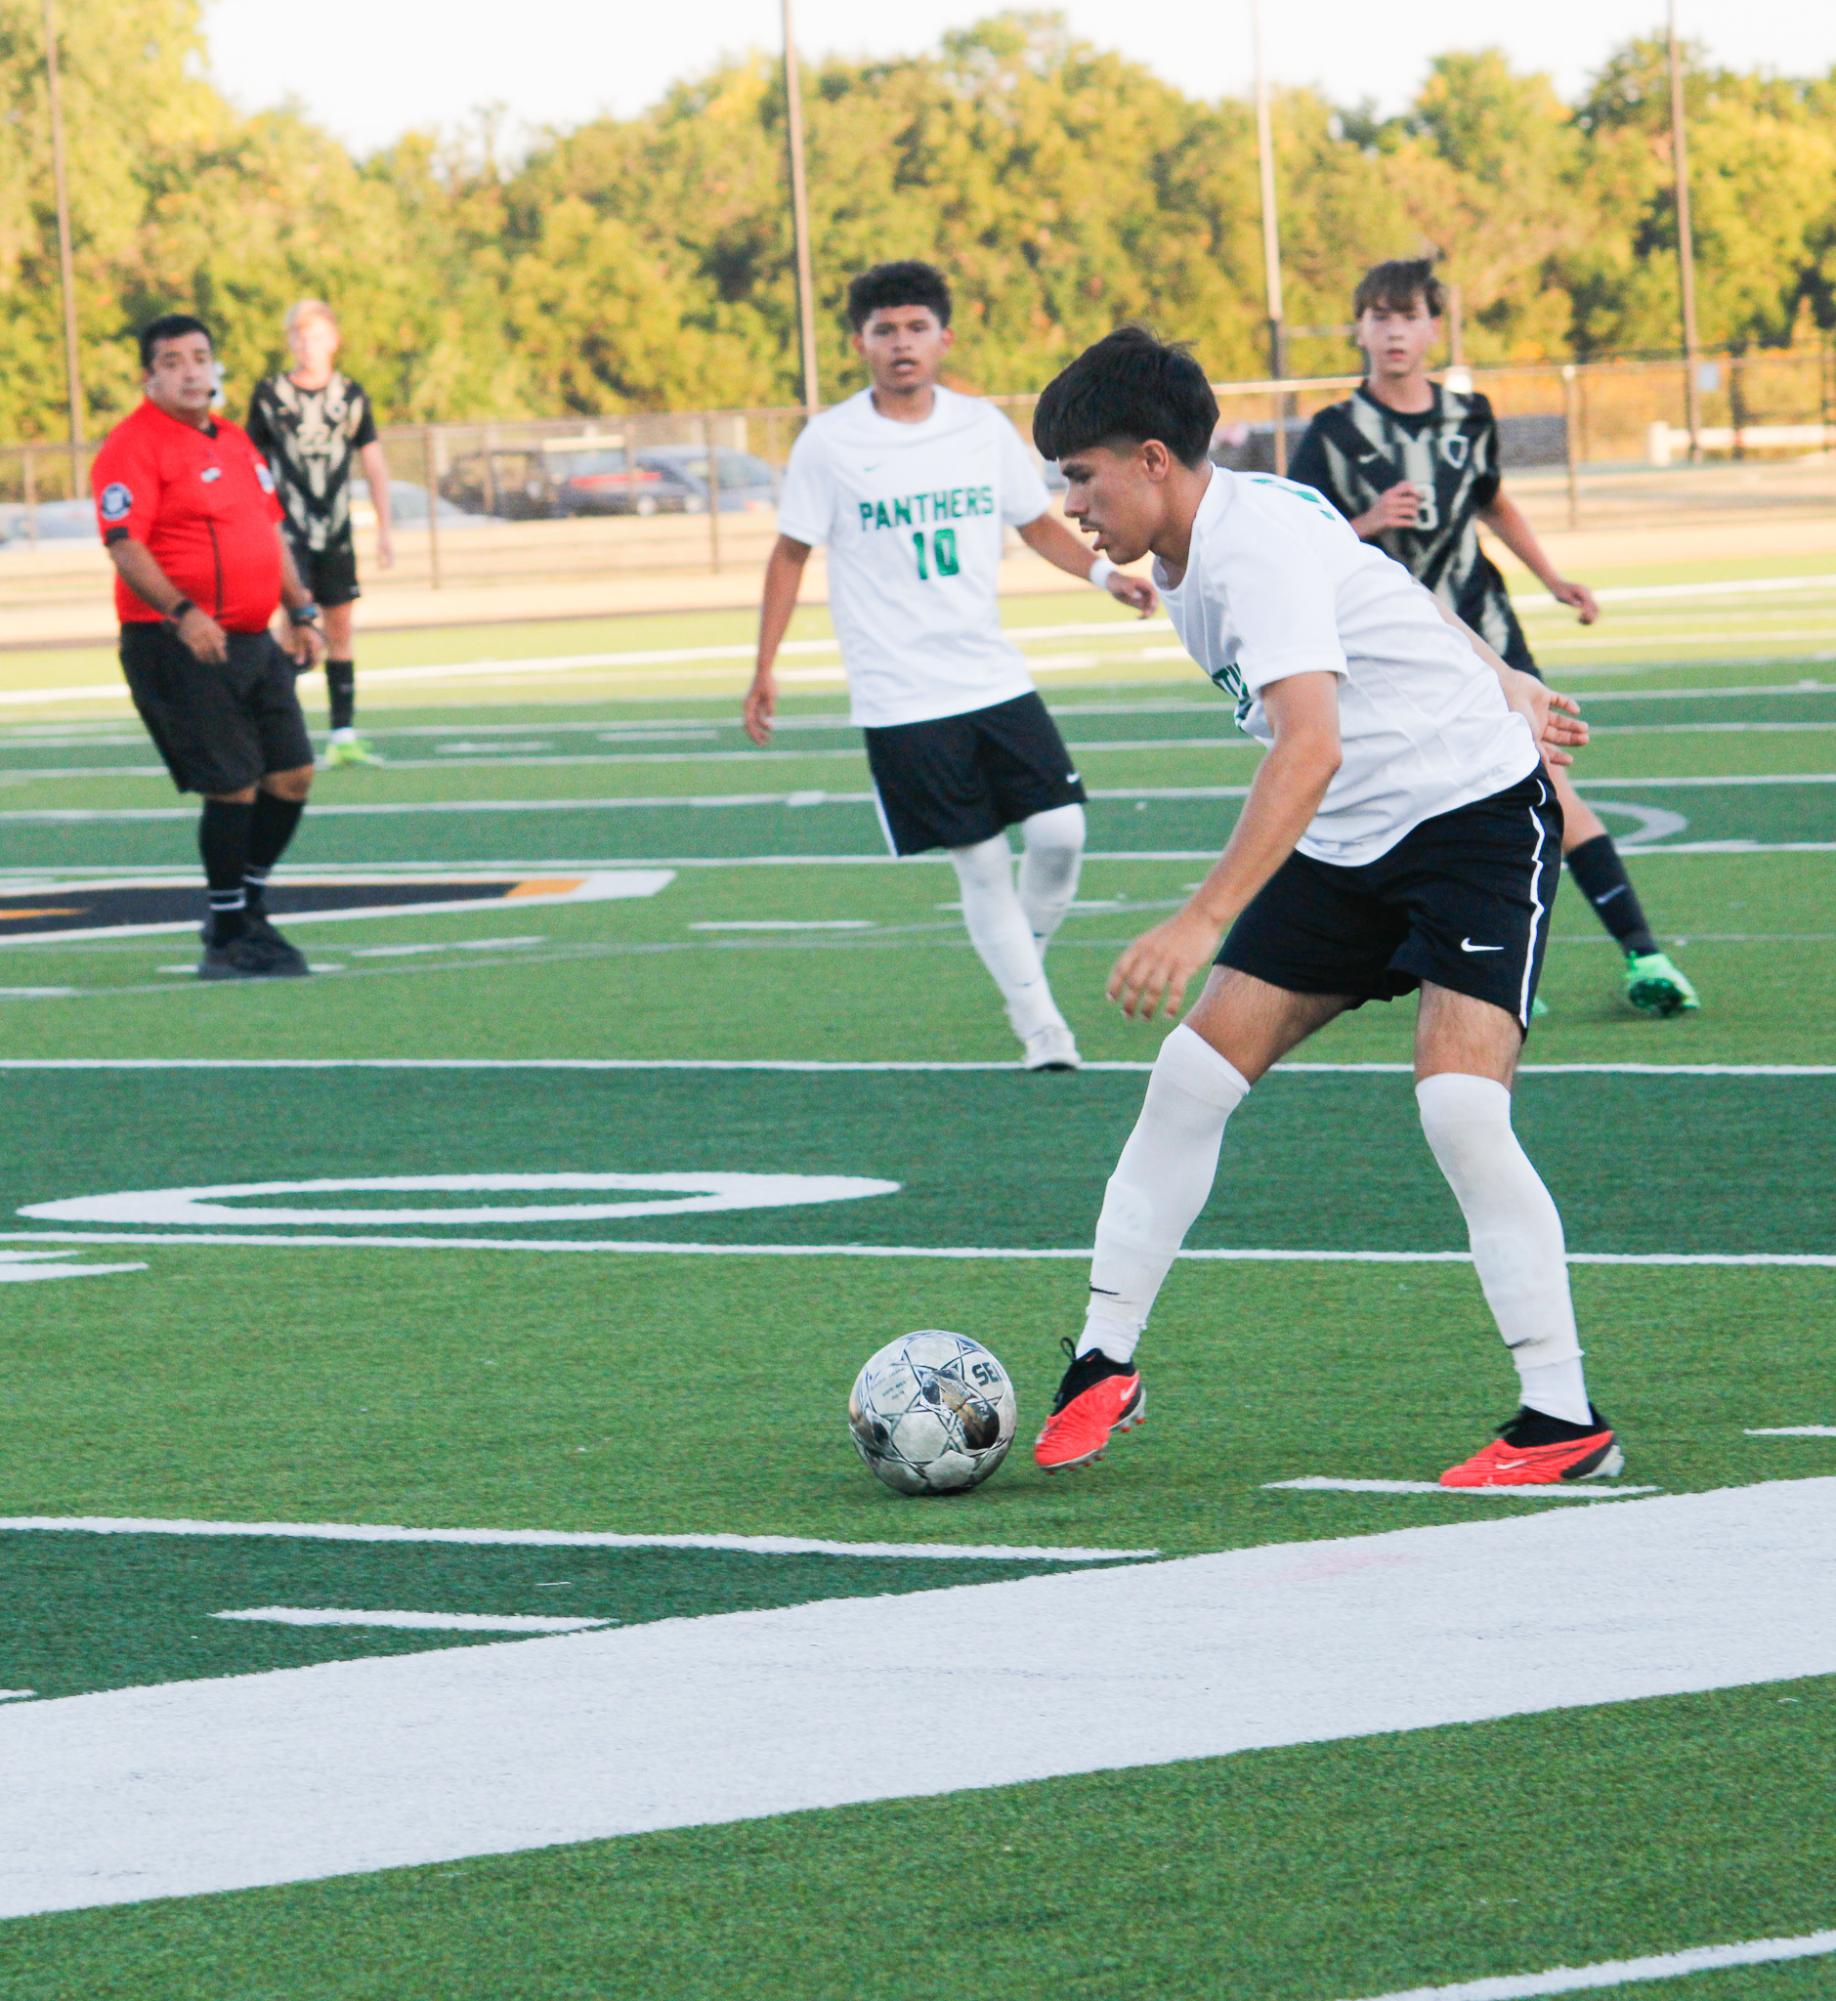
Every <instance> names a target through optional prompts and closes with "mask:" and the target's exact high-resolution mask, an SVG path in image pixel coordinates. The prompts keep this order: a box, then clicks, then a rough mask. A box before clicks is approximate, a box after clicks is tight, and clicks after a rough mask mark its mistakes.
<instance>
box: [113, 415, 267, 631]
mask: <svg viewBox="0 0 1836 2001" xmlns="http://www.w3.org/2000/svg"><path fill="white" fill-rule="evenodd" d="M89 482H90V486H91V488H92V489H93V491H94V493H95V497H96V525H97V526H98V527H99V528H100V529H101V531H102V540H103V541H104V542H118V541H120V540H121V538H122V537H123V536H127V537H129V538H130V539H131V540H133V541H136V542H142V543H144V544H145V545H146V547H147V549H148V550H149V551H150V552H151V554H152V556H153V559H154V561H155V562H157V563H158V564H159V567H160V568H161V569H162V570H163V571H165V573H166V575H167V576H168V577H169V578H171V580H172V582H173V583H174V584H176V585H177V586H178V588H179V589H180V590H181V591H183V592H184V594H185V595H186V596H187V597H188V598H190V600H191V601H192V603H193V604H195V605H197V606H198V607H199V608H200V609H201V610H203V611H207V612H209V613H210V615H211V617H212V618H214V619H215V620H216V621H217V623H218V624H219V625H220V626H222V627H223V629H224V630H225V631H226V632H261V631H263V630H264V629H265V628H266V626H267V624H268V621H269V620H270V619H271V618H272V617H273V616H274V613H275V609H276V607H277V606H278V605H279V603H280V589H281V557H280V537H279V536H278V535H277V534H276V532H275V530H276V527H277V525H278V523H279V522H280V519H281V507H280V502H279V501H278V500H276V499H275V497H274V475H273V474H272V473H271V472H270V471H269V470H268V462H267V460H266V459H264V458H263V457H262V456H261V454H260V453H259V452H258V451H256V449H255V447H254V446H253V445H252V444H250V443H249V440H248V434H247V433H246V432H245V431H243V430H242V429H241V428H240V427H239V426H238V425H235V424H232V423H230V422H228V421H227V419H225V418H222V417H217V418H214V419H213V420H212V422H211V427H210V429H209V430H208V431H200V430H199V429H197V427H196V426H195V425H192V424H187V423H185V422H184V421H183V419H182V418H178V417H169V416H167V414H166V413H165V411H164V410H162V409H161V408H160V407H159V405H158V404H157V403H154V402H151V401H148V402H145V403H142V404H141V406H140V408H139V409H138V410H136V411H135V412H134V413H133V415H132V416H131V417H124V418H123V419H122V420H121V422H120V423H119V424H117V425H116V426H115V428H114V429H113V430H112V431H110V432H109V434H108V437H107V439H106V441H105V442H104V444H103V446H102V449H101V450H100V451H99V452H98V453H97V454H96V462H95V465H94V467H93V468H92V469H91V472H90V475H89ZM115 610H116V612H117V614H118V615H119V617H120V619H121V622H122V624H123V625H148V624H157V623H158V622H159V617H160V614H159V613H158V612H157V611H155V610H154V609H153V607H152V606H151V605H150V604H148V603H146V602H145V600H144V599H142V598H139V597H136V596H135V594H134V593H133V592H132V591H131V590H129V589H128V587H127V584H126V583H125V581H124V580H123V579H122V578H120V577H116V579H115Z"/></svg>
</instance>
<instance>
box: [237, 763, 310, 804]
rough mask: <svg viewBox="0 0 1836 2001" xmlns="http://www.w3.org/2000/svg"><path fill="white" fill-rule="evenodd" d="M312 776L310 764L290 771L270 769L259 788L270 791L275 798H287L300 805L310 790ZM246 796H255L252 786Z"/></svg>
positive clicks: (251, 797)
mask: <svg viewBox="0 0 1836 2001" xmlns="http://www.w3.org/2000/svg"><path fill="white" fill-rule="evenodd" d="M312 777H313V767H312V766H311V765H310V764H302V765H298V766H296V767H295V768H294V769H293V770H292V771H270V772H269V773H268V775H267V777H266V778H264V779H263V780H262V781H261V789H262V790H263V791H264V792H272V793H273V794H274V796H275V797H276V798H277V799H289V800H292V801H293V802H294V804H295V805H300V804H303V803H304V802H305V799H306V796H307V794H308V793H309V792H311V790H312ZM248 796H249V798H250V799H253V798H254V797H255V793H254V789H253V788H251V789H250V791H249V795H248Z"/></svg>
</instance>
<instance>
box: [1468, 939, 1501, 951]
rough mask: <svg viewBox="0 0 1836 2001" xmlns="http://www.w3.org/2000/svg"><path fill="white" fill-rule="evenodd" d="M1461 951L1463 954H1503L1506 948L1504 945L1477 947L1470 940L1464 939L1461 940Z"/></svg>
mask: <svg viewBox="0 0 1836 2001" xmlns="http://www.w3.org/2000/svg"><path fill="white" fill-rule="evenodd" d="M1460 950H1461V951H1462V952H1502V951H1503V950H1504V947H1503V946H1502V945H1475V944H1474V943H1473V941H1472V940H1471V939H1470V938H1462V939H1461V940H1460Z"/></svg>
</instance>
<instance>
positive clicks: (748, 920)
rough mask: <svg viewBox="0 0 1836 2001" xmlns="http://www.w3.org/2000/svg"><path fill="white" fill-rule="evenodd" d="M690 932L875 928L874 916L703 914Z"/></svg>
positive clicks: (855, 929) (864, 929) (691, 926)
mask: <svg viewBox="0 0 1836 2001" xmlns="http://www.w3.org/2000/svg"><path fill="white" fill-rule="evenodd" d="M688 928H689V929H690V930H691V931H872V930H874V929H876V928H877V927H876V924H875V920H874V919H873V918H871V917H703V918H700V919H698V920H697V921H696V922H695V923H693V924H691V925H690V926H689V927H688Z"/></svg>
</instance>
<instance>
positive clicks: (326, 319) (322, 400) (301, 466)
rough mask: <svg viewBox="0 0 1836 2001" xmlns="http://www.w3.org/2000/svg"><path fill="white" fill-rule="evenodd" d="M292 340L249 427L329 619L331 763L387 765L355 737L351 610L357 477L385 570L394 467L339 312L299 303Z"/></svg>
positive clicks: (263, 387) (263, 386)
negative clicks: (372, 514)
mask: <svg viewBox="0 0 1836 2001" xmlns="http://www.w3.org/2000/svg"><path fill="white" fill-rule="evenodd" d="M286 335H287V347H288V351H289V352H290V353H291V354H292V356H293V366H292V368H291V369H287V370H284V371H283V372H282V373H281V374H278V375H270V376H267V377H265V378H264V379H263V380H262V381H261V382H259V383H257V384H256V387H255V394H254V396H253V397H252V398H251V399H250V402H249V419H248V424H247V426H246V428H247V430H248V434H249V436H250V437H251V438H252V439H253V440H254V443H255V448H256V450H257V451H259V452H260V453H261V454H262V455H263V456H264V457H265V458H266V459H267V461H268V464H269V465H270V467H271V468H272V469H273V472H274V480H275V485H276V487H277V489H278V490H279V494H280V499H281V504H282V506H283V507H284V508H285V509H286V513H287V519H286V533H287V541H288V543H289V545H290V547H291V548H292V550H293V560H294V562H295V563H296V564H297V565H298V567H299V572H300V575H301V577H302V578H303V579H304V581H305V584H306V588H307V589H308V590H309V591H310V592H311V593H312V596H313V600H314V602H315V603H316V604H317V605H318V606H319V607H320V609H321V610H322V611H323V612H324V615H325V647H326V653H325V685H326V689H327V692H328V693H329V695H330V698H331V748H330V750H329V751H328V752H327V754H326V760H325V761H326V763H328V764H332V765H340V764H378V763H380V762H381V759H380V758H378V757H377V755H376V753H375V752H374V751H373V750H372V749H371V748H370V746H369V745H368V744H367V743H365V742H364V740H363V738H362V737H360V736H359V735H358V734H357V669H356V665H355V662H354V660H353V657H352V647H351V607H352V605H353V604H355V602H356V601H357V599H358V597H359V596H360V595H361V592H360V590H359V587H358V583H357V550H356V541H355V537H354V536H353V534H352V532H351V471H352V467H353V464H360V465H361V466H362V467H363V476H364V478H365V479H366V480H367V481H368V482H369V488H370V500H371V502H372V504H373V505H374V507H375V509H376V560H377V561H378V563H380V564H381V565H382V567H383V568H384V569H385V570H386V569H388V568H389V566H390V565H391V564H392V563H393V562H394V561H395V545H394V536H393V533H392V528H393V520H392V516H391V513H390V507H389V468H388V465H387V462H386V461H385V460H384V458H383V448H382V446H381V444H380V443H379V442H378V440H377V436H376V415H375V411H374V409H373V407H372V405H371V402H370V399H369V397H368V395H367V394H366V393H365V391H364V388H363V385H362V384H361V383H359V382H355V381H353V380H352V379H351V377H350V376H348V375H345V374H343V373H341V372H340V370H339V368H338V365H337V362H338V349H339V346H340V345H341V341H342V335H341V334H340V331H339V327H338V316H337V314H336V313H334V312H333V311H332V309H331V307H330V306H329V305H327V304H326V302H325V301H324V300H323V299H301V300H300V301H299V303H298V304H297V305H295V306H293V307H292V308H291V309H290V310H289V311H288V314H287V319H286ZM430 504H431V497H430Z"/></svg>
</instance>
